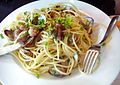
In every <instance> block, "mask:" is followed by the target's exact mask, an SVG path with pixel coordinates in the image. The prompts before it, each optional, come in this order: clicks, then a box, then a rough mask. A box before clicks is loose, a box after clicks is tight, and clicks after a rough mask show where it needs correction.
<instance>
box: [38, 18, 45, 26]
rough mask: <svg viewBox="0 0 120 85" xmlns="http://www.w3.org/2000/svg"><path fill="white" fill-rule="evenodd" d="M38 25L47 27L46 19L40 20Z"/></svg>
mask: <svg viewBox="0 0 120 85" xmlns="http://www.w3.org/2000/svg"><path fill="white" fill-rule="evenodd" d="M38 25H39V26H40V27H45V20H44V19H39V20H38Z"/></svg>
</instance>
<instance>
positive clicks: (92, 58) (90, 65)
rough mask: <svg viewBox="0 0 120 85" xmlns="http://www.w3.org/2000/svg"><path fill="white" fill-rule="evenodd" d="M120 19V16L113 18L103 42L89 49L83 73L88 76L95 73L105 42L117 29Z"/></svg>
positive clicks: (84, 60)
mask: <svg viewBox="0 0 120 85" xmlns="http://www.w3.org/2000/svg"><path fill="white" fill-rule="evenodd" d="M118 18H119V16H114V17H113V18H112V20H111V21H110V24H109V26H108V28H107V31H106V33H105V35H104V37H103V39H102V40H101V42H100V43H99V44H97V45H93V46H91V47H90V48H89V49H88V51H87V52H86V55H85V57H84V59H83V67H82V68H83V69H82V72H84V73H86V74H91V73H92V72H93V70H94V67H95V65H96V64H97V63H96V61H97V59H98V58H99V54H100V49H101V47H102V46H103V45H104V44H105V41H106V40H107V38H108V36H110V34H111V32H112V31H113V29H114V27H115V23H116V21H117V20H118Z"/></svg>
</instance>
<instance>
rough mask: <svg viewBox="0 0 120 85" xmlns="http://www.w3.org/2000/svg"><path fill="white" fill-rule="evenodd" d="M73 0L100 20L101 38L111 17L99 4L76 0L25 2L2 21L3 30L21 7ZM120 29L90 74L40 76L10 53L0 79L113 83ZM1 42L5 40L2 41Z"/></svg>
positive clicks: (23, 84) (34, 84)
mask: <svg viewBox="0 0 120 85" xmlns="http://www.w3.org/2000/svg"><path fill="white" fill-rule="evenodd" d="M67 1H69V2H71V3H73V4H74V5H75V6H77V7H78V8H79V9H80V10H82V11H84V12H85V13H87V14H88V15H89V16H91V17H93V18H94V20H95V22H96V23H99V24H100V26H99V27H98V29H99V40H101V39H102V37H103V35H104V33H105V30H106V28H107V26H108V24H109V22H110V18H109V17H108V16H107V15H106V14H105V13H103V12H102V11H101V10H99V9H98V8H96V7H94V6H92V5H90V4H87V3H84V2H81V1H76V0H40V1H35V2H32V3H29V4H27V5H24V6H22V7H20V8H18V9H16V10H15V11H13V12H12V13H11V14H9V15H8V16H7V17H6V18H5V19H4V20H3V21H2V22H1V23H0V30H2V29H1V28H3V27H4V26H6V25H8V24H10V23H11V21H13V20H14V19H15V17H16V15H17V14H18V13H19V12H21V11H30V10H32V9H35V8H42V7H48V6H49V4H54V3H57V2H67ZM119 42H120V32H119V30H118V29H117V28H115V30H114V31H113V33H112V36H111V40H110V42H109V43H108V44H107V45H106V46H105V47H104V48H103V49H102V52H101V56H100V58H101V62H100V66H99V67H98V69H97V70H96V71H95V72H94V73H93V74H90V75H83V74H81V73H79V72H77V73H75V72H74V73H73V74H72V75H70V76H69V77H66V78H56V77H54V78H50V77H47V76H46V77H45V76H44V77H43V76H41V77H40V78H39V79H38V78H36V77H35V76H33V75H31V74H29V73H27V72H26V71H25V70H23V68H21V67H20V66H19V65H18V64H16V62H15V60H14V59H13V57H12V56H11V55H9V54H7V55H4V56H0V82H1V83H2V84H3V85H110V84H111V83H112V82H113V80H114V79H115V78H116V76H117V75H118V73H119V70H120V51H119V49H120V45H119ZM1 43H2V42H1Z"/></svg>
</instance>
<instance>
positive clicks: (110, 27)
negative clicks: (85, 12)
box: [99, 16, 119, 45]
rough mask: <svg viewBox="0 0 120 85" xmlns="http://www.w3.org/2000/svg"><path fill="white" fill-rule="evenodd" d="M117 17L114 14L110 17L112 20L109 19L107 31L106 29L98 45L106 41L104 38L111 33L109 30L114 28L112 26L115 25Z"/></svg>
mask: <svg viewBox="0 0 120 85" xmlns="http://www.w3.org/2000/svg"><path fill="white" fill-rule="evenodd" d="M118 18H119V16H114V17H113V18H112V20H111V21H110V24H109V26H108V28H107V31H106V33H105V36H104V38H103V39H102V41H101V42H100V43H99V44H100V45H102V44H103V43H104V42H105V41H106V39H107V38H108V36H109V35H110V34H111V32H112V31H113V29H114V27H115V23H116V21H117V20H118Z"/></svg>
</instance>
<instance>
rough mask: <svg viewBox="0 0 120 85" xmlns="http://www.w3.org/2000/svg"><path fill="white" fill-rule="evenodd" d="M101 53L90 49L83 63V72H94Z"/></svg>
mask: <svg viewBox="0 0 120 85" xmlns="http://www.w3.org/2000/svg"><path fill="white" fill-rule="evenodd" d="M98 55H99V51H98V50H95V49H89V50H88V51H87V53H86V55H85V58H84V61H83V72H84V73H86V74H90V73H92V71H93V68H94V65H95V63H96V60H97V57H98Z"/></svg>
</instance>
